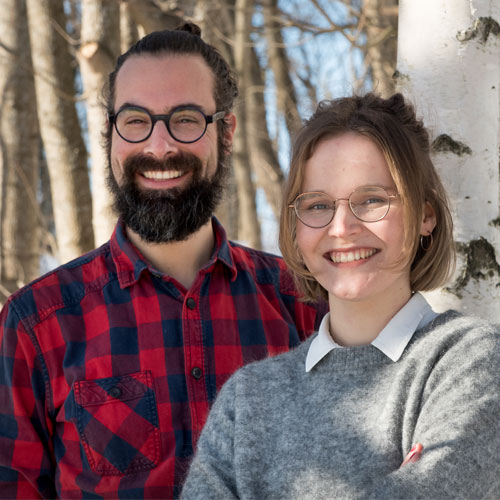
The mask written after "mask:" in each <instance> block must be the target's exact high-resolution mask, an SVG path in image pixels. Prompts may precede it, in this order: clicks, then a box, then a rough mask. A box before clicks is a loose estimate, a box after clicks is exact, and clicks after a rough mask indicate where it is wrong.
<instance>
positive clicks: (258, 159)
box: [245, 47, 298, 220]
mask: <svg viewBox="0 0 500 500" xmlns="http://www.w3.org/2000/svg"><path fill="white" fill-rule="evenodd" d="M248 52H249V58H250V63H251V71H250V72H249V74H248V76H247V77H248V79H249V80H250V81H249V82H248V83H249V85H248V87H247V92H246V94H245V102H246V110H247V114H246V129H247V136H248V149H249V151H250V160H251V164H252V168H253V171H254V172H255V173H256V177H257V185H258V186H259V187H260V188H261V189H263V191H264V193H265V194H266V199H267V202H268V203H269V205H270V207H271V209H272V211H273V214H274V216H275V218H276V220H279V216H280V211H281V197H282V194H283V184H284V181H285V176H284V175H283V172H282V170H281V168H280V164H279V161H278V155H277V153H276V151H275V149H274V147H273V142H272V141H271V137H270V135H269V130H268V128H267V120H266V104H265V102H264V86H265V83H264V79H263V78H262V70H261V68H260V65H259V61H258V59H257V55H256V53H255V49H254V48H253V47H249V48H248ZM289 121H290V122H293V123H294V124H293V125H291V124H290V126H293V127H295V128H298V124H297V123H295V121H294V120H291V118H290V117H289ZM290 133H291V132H290Z"/></svg>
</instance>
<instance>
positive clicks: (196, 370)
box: [191, 366, 203, 380]
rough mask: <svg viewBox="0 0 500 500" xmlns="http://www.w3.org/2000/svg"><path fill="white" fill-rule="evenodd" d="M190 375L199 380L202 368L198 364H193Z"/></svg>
mask: <svg viewBox="0 0 500 500" xmlns="http://www.w3.org/2000/svg"><path fill="white" fill-rule="evenodd" d="M191 375H192V376H193V377H194V378H195V379H196V380H200V378H201V377H202V375H203V371H202V369H201V368H200V367H199V366H195V367H194V368H193V369H192V370H191Z"/></svg>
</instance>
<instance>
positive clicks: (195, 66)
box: [115, 53, 215, 106]
mask: <svg viewBox="0 0 500 500" xmlns="http://www.w3.org/2000/svg"><path fill="white" fill-rule="evenodd" d="M214 85H215V82H214V75H213V72H212V70H211V68H210V67H209V66H208V64H207V63H206V62H205V61H204V59H203V58H202V57H201V56H200V55H198V54H165V53H160V54H149V53H148V54H139V55H133V56H130V57H129V58H128V59H127V60H126V61H125V62H124V63H123V65H122V67H121V68H120V70H119V71H118V74H117V76H116V84H115V103H120V102H123V101H124V100H126V101H130V100H131V99H132V100H133V99H135V98H146V99H147V98H148V97H150V98H155V97H156V98H157V99H161V101H164V100H167V101H168V100H170V99H174V100H175V99H180V100H181V101H192V100H193V98H196V100H198V101H200V104H202V105H206V106H212V105H213V103H214ZM158 104H161V103H160V102H159V103H158ZM163 104H165V103H163ZM174 104H175V103H174Z"/></svg>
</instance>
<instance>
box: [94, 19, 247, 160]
mask: <svg viewBox="0 0 500 500" xmlns="http://www.w3.org/2000/svg"><path fill="white" fill-rule="evenodd" d="M141 54H153V55H163V54H164V55H170V54H175V55H183V54H185V55H199V56H201V57H202V58H203V60H204V61H205V62H206V63H207V65H208V67H209V68H210V69H211V70H212V72H213V75H214V84H215V85H214V86H215V88H214V99H215V104H216V110H217V111H225V112H229V111H231V110H232V108H233V102H234V99H235V98H236V97H237V96H238V86H237V81H236V75H235V73H234V72H233V71H232V70H231V68H230V67H229V65H228V64H227V62H226V61H225V60H224V58H223V57H222V55H221V54H220V53H219V51H218V50H217V49H216V48H215V47H213V46H212V45H209V44H208V43H205V42H204V41H203V40H202V39H201V30H200V28H199V27H198V26H197V25H196V24H194V23H190V22H186V23H184V24H183V25H181V26H179V27H178V28H176V29H175V30H164V31H154V32H153V33H149V34H148V35H146V36H145V37H144V38H141V39H140V40H139V41H138V42H136V43H135V44H134V45H132V47H130V49H129V50H127V52H125V53H124V54H122V55H121V56H120V57H119V58H118V59H117V61H116V66H115V69H114V70H113V71H112V72H111V73H110V75H109V79H108V84H107V87H106V88H105V90H104V99H105V105H106V111H107V112H108V113H113V112H114V109H113V106H114V101H115V85H116V77H117V75H118V72H119V70H120V68H121V67H122V66H123V63H124V62H125V61H126V60H127V59H128V58H129V57H130V56H138V55H141ZM229 126H230V125H229V124H228V123H226V121H225V120H219V121H218V122H217V127H218V132H219V137H223V136H224V131H225V130H226V129H227V127H229ZM111 132H112V125H111V124H108V127H107V129H106V131H105V133H104V141H105V148H106V150H107V152H108V155H109V152H110V149H111Z"/></svg>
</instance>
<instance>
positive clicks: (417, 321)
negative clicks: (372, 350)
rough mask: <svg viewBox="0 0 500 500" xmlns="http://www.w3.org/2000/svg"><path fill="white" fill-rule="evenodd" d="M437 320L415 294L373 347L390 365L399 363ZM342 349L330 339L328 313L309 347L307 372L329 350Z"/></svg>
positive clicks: (425, 301)
mask: <svg viewBox="0 0 500 500" xmlns="http://www.w3.org/2000/svg"><path fill="white" fill-rule="evenodd" d="M436 316H437V313H436V312H434V311H433V310H432V308H431V306H430V305H429V303H428V302H427V300H425V298H424V297H423V295H421V294H420V293H415V294H414V295H413V296H412V297H411V299H410V300H409V301H408V302H407V303H406V304H405V305H404V306H403V307H402V308H401V309H400V310H399V311H398V312H397V313H396V314H395V315H394V317H393V318H392V319H391V320H390V321H389V323H387V325H386V326H385V327H384V329H383V330H382V331H381V332H380V333H379V334H378V335H377V337H376V338H375V339H374V340H373V342H372V345H373V346H374V347H376V348H377V349H379V350H380V351H382V352H383V353H384V354H385V355H386V356H387V357H389V358H390V359H391V360H392V361H398V359H399V358H400V357H401V355H402V354H403V351H404V350H405V347H406V346H407V345H408V342H409V341H410V340H411V338H412V337H413V334H414V333H415V332H416V331H417V330H418V329H420V328H423V327H424V326H426V325H427V324H429V323H430V322H431V321H432V320H433V319H434V318H435V317H436ZM341 347H342V346H340V345H338V344H337V343H336V342H335V341H334V340H333V339H332V337H331V336H330V313H327V314H326V315H325V316H324V318H323V319H322V320H321V324H320V326H319V330H318V335H317V336H316V337H315V338H314V339H313V341H312V342H311V345H310V346H309V351H308V352H307V357H306V372H308V371H310V370H311V369H312V368H313V367H314V366H316V364H317V363H319V362H320V361H321V360H322V359H323V358H324V357H325V356H326V355H327V354H328V353H329V352H330V351H331V350H333V349H336V348H341Z"/></svg>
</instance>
